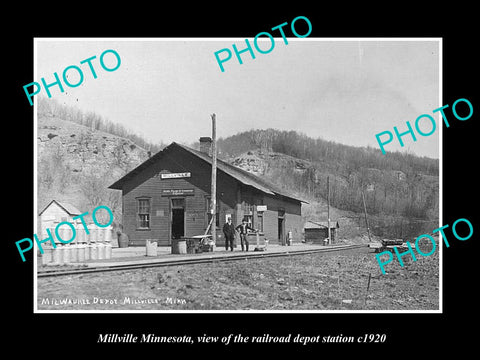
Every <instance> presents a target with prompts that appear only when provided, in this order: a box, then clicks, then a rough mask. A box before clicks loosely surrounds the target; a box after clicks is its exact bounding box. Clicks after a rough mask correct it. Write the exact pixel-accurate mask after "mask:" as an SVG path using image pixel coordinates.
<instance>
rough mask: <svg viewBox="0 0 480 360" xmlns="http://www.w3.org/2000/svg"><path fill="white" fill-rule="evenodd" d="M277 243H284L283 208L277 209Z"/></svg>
mask: <svg viewBox="0 0 480 360" xmlns="http://www.w3.org/2000/svg"><path fill="white" fill-rule="evenodd" d="M278 243H279V244H281V245H285V210H284V209H279V210H278Z"/></svg>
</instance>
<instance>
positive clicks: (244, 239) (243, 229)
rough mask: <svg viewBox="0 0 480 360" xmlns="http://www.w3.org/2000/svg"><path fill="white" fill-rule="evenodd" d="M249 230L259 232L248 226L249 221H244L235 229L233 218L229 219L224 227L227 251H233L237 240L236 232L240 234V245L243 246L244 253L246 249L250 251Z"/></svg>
mask: <svg viewBox="0 0 480 360" xmlns="http://www.w3.org/2000/svg"><path fill="white" fill-rule="evenodd" d="M248 230H251V231H255V232H258V230H256V229H253V228H251V227H250V225H248V222H247V219H245V218H244V219H243V220H242V223H241V224H240V225H238V226H237V227H235V226H234V225H233V224H232V218H228V221H227V222H226V223H225V225H223V234H224V235H225V250H228V248H229V247H230V251H233V241H234V239H235V232H236V231H238V233H239V234H240V244H241V245H242V251H244V249H246V250H247V251H248V236H247V235H248Z"/></svg>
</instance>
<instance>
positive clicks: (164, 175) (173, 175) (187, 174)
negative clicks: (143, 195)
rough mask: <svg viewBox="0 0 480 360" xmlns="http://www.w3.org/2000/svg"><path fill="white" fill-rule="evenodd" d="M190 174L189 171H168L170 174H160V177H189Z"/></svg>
mask: <svg viewBox="0 0 480 360" xmlns="http://www.w3.org/2000/svg"><path fill="white" fill-rule="evenodd" d="M190 176H192V174H191V173H189V172H183V173H170V174H160V178H161V179H179V178H189V177H190Z"/></svg>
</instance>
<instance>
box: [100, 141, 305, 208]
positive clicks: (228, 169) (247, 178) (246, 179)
mask: <svg viewBox="0 0 480 360" xmlns="http://www.w3.org/2000/svg"><path fill="white" fill-rule="evenodd" d="M175 149H180V150H183V151H186V152H188V153H190V154H192V155H194V156H196V157H198V158H199V159H201V160H203V161H205V162H206V163H208V164H210V166H211V164H212V158H211V157H210V156H208V154H205V153H203V152H201V151H197V150H194V149H191V148H189V147H188V146H185V145H181V144H178V143H176V142H173V143H171V144H170V145H168V146H167V147H165V148H164V149H163V150H162V151H159V152H158V153H156V154H155V155H154V156H152V157H151V158H149V159H147V160H146V161H144V162H143V163H142V164H140V165H139V166H137V167H136V168H135V169H133V170H132V171H130V172H129V173H128V174H126V175H125V176H123V177H122V178H121V179H119V180H117V181H116V182H115V183H113V184H112V185H110V186H109V188H110V189H117V190H121V189H122V187H123V184H124V183H125V182H126V181H128V180H130V179H131V178H133V177H134V176H135V175H137V174H138V173H140V172H141V171H143V170H144V169H145V168H147V167H148V166H150V165H151V164H153V163H155V162H156V161H158V160H159V159H160V158H161V157H162V156H164V155H165V154H166V153H167V152H169V151H172V150H175ZM217 170H220V171H223V172H224V173H225V174H227V175H229V176H231V177H233V178H234V179H236V180H237V181H239V182H241V183H242V184H244V185H248V186H251V187H253V188H256V189H258V190H260V191H262V192H263V193H265V194H269V195H280V196H284V197H287V198H290V199H293V200H296V201H301V202H304V203H307V202H306V201H305V200H301V199H299V198H298V197H296V196H295V195H293V194H290V193H289V192H288V191H285V190H284V189H280V188H278V187H277V186H275V185H274V184H271V183H270V182H268V181H265V180H264V179H262V178H260V177H258V176H255V175H253V174H251V173H249V172H247V171H245V170H242V169H240V168H238V167H236V166H234V165H231V164H229V163H227V162H225V161H223V160H220V159H217Z"/></svg>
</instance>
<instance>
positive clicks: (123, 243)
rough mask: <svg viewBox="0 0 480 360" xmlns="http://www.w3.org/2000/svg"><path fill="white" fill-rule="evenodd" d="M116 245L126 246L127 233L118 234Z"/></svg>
mask: <svg viewBox="0 0 480 360" xmlns="http://www.w3.org/2000/svg"><path fill="white" fill-rule="evenodd" d="M118 247H121V248H126V247H128V235H127V234H124V233H121V234H120V235H119V236H118Z"/></svg>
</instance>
